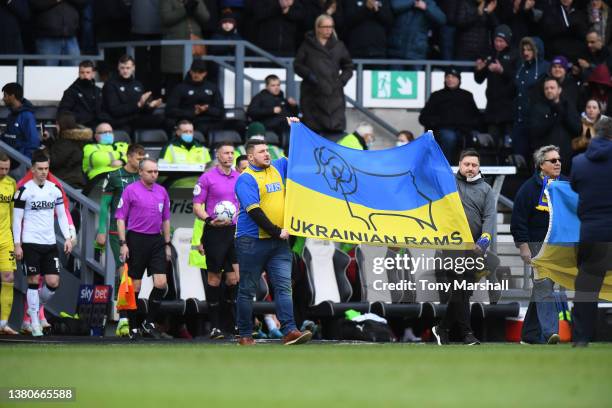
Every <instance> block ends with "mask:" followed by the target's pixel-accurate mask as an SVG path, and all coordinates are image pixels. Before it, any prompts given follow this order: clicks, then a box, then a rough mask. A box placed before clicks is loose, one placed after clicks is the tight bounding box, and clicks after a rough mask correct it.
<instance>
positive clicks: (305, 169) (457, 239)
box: [284, 123, 473, 248]
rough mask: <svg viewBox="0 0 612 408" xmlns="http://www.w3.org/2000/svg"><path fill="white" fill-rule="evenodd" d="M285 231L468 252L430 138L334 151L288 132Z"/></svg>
mask: <svg viewBox="0 0 612 408" xmlns="http://www.w3.org/2000/svg"><path fill="white" fill-rule="evenodd" d="M286 194H287V195H286V201H285V219H284V224H285V228H287V229H288V230H289V232H290V233H291V234H292V235H297V236H303V237H308V238H316V239H328V240H333V241H338V242H348V243H355V244H357V243H369V244H384V245H389V246H413V247H416V246H419V247H436V248H472V247H473V239H472V235H471V233H470V229H469V226H468V223H467V220H466V217H465V212H464V211H463V206H462V204H461V200H460V199H459V194H458V193H457V186H456V182H455V176H454V175H453V173H452V170H451V168H450V166H449V164H448V162H447V161H446V159H445V157H444V155H443V154H442V151H441V150H440V147H439V146H438V144H437V143H436V142H435V140H434V138H433V135H432V134H431V133H425V134H424V135H422V136H421V137H419V138H418V139H417V140H415V141H414V142H412V143H410V144H407V145H404V146H400V147H396V148H393V149H387V150H376V151H361V150H355V149H350V148H346V147H343V146H340V145H337V144H335V143H333V142H330V141H328V140H327V139H324V138H322V137H321V136H319V135H317V134H316V133H314V132H312V131H311V130H310V129H308V128H307V127H306V126H304V125H303V124H302V123H293V124H292V125H291V146H290V148H289V167H288V172H287V193H286Z"/></svg>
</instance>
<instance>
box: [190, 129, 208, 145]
mask: <svg viewBox="0 0 612 408" xmlns="http://www.w3.org/2000/svg"><path fill="white" fill-rule="evenodd" d="M193 139H194V140H196V141H198V142H200V143H202V144H204V143H205V142H206V139H205V138H204V135H203V134H202V132H200V131H199V130H194V131H193Z"/></svg>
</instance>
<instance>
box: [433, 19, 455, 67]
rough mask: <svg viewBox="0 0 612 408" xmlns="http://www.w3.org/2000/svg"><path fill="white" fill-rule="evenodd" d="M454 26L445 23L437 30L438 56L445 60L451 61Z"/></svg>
mask: <svg viewBox="0 0 612 408" xmlns="http://www.w3.org/2000/svg"><path fill="white" fill-rule="evenodd" d="M455 31H457V29H456V28H455V26H452V25H448V24H445V25H443V26H442V27H440V31H438V34H439V35H438V37H439V39H438V42H439V46H440V58H442V59H443V60H445V61H452V59H453V53H454V51H455Z"/></svg>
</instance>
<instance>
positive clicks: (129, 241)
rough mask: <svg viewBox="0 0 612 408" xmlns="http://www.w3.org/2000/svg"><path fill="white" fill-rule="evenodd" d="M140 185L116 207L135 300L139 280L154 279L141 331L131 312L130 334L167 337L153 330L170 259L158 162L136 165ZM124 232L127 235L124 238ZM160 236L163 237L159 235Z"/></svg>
mask: <svg viewBox="0 0 612 408" xmlns="http://www.w3.org/2000/svg"><path fill="white" fill-rule="evenodd" d="M138 173H139V174H140V181H137V182H134V183H132V184H130V185H129V186H127V187H126V188H125V189H124V190H123V194H122V195H121V200H119V204H118V205H117V212H116V213H115V217H116V218H117V233H118V235H119V245H120V246H121V249H120V254H121V258H122V259H123V260H127V264H128V274H129V276H130V277H131V278H132V279H133V281H134V291H135V293H136V298H138V293H139V292H140V284H141V281H142V277H143V275H144V273H145V270H146V272H147V275H148V276H151V275H153V286H154V287H153V290H152V291H151V294H150V295H149V311H148V314H147V316H146V319H145V320H144V321H143V322H142V324H141V325H140V327H138V326H139V325H138V323H137V321H136V318H137V311H130V314H131V316H129V321H130V325H131V332H132V334H137V333H138V329H139V328H140V329H142V331H143V333H145V334H148V335H150V336H152V337H154V338H157V339H158V338H162V337H167V335H166V334H165V333H161V332H160V331H159V330H157V328H156V327H155V321H156V318H157V314H158V311H159V305H160V301H161V300H162V299H163V297H164V296H165V294H166V293H167V291H168V284H167V280H166V267H167V264H168V262H169V261H170V257H171V255H172V251H171V248H170V246H171V243H170V198H169V197H168V193H167V192H166V189H165V188H163V187H162V186H160V185H159V184H157V183H156V181H157V177H158V175H159V171H158V169H157V162H156V161H155V160H153V159H148V158H147V159H144V160H142V161H141V162H140V163H139V165H138ZM126 230H127V235H126ZM162 233H163V235H162Z"/></svg>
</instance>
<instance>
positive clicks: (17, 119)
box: [1, 82, 40, 166]
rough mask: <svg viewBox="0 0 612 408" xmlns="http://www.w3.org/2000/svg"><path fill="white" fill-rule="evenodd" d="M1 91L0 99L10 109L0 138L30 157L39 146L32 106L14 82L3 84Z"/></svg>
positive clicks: (19, 86) (21, 88)
mask: <svg viewBox="0 0 612 408" xmlns="http://www.w3.org/2000/svg"><path fill="white" fill-rule="evenodd" d="M2 92H3V97H2V101H3V102H4V104H5V105H6V106H7V107H8V108H9V109H10V113H9V115H8V117H7V118H6V129H5V130H4V134H2V138H1V140H2V141H3V142H5V143H7V144H8V145H9V146H11V147H12V148H13V149H15V150H17V151H18V152H19V153H21V154H23V155H25V156H27V157H30V158H31V157H32V152H33V151H34V150H37V149H38V148H39V147H40V136H39V134H38V130H37V129H36V118H35V116H34V106H32V103H31V102H30V101H28V100H27V99H26V98H24V97H23V87H22V86H21V85H19V84H18V83H16V82H10V83H8V84H6V85H4V87H2ZM15 164H17V163H15ZM15 164H13V165H14V166H15Z"/></svg>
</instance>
